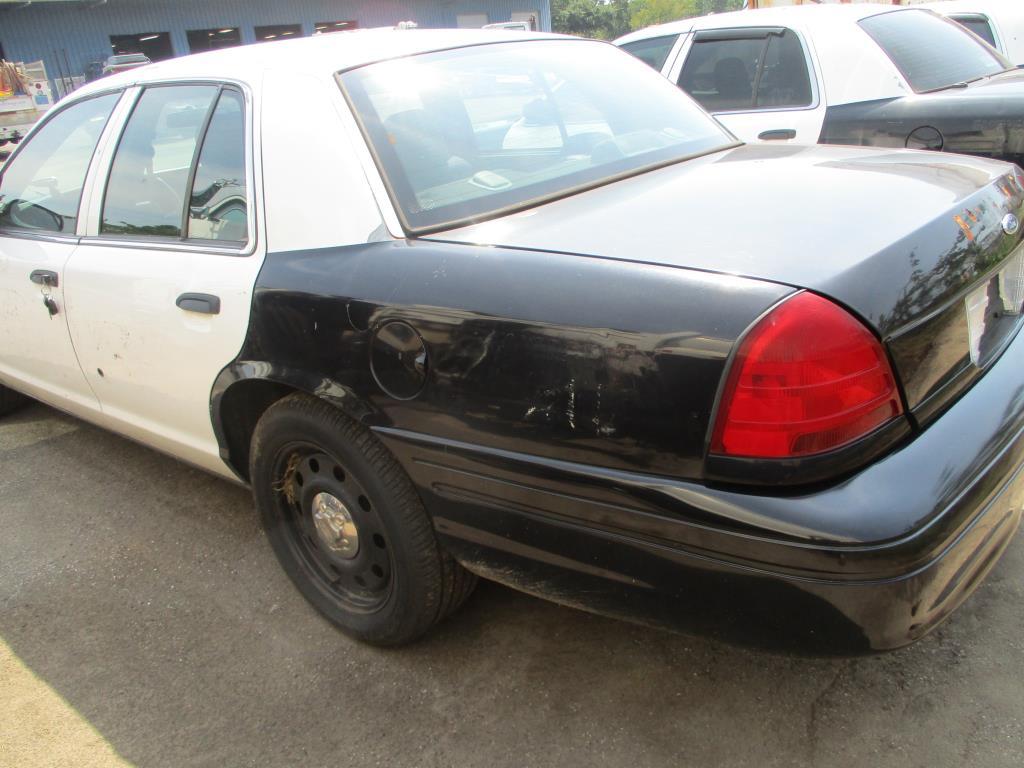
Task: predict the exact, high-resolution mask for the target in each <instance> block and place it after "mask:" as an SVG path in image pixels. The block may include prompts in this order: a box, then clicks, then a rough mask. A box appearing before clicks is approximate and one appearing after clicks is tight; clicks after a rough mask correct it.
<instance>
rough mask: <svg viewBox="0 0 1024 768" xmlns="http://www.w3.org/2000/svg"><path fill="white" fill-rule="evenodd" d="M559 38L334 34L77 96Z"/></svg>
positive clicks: (156, 72)
mask: <svg viewBox="0 0 1024 768" xmlns="http://www.w3.org/2000/svg"><path fill="white" fill-rule="evenodd" d="M545 38H561V39H566V37H565V36H564V35H552V34H547V33H543V32H538V33H524V32H523V31H521V30H515V31H507V30H501V29H392V28H390V27H388V28H382V29H362V30H353V31H351V32H335V33H333V34H330V35H316V36H314V37H304V38H297V39H294V40H280V41H274V42H270V43H257V44H253V45H241V46H238V47H235V48H225V49H222V50H219V51H210V52H208V53H199V54H194V55H191V56H182V57H179V58H175V59H167V60H165V61H159V62H156V63H154V64H150V65H148V66H146V67H140V68H139V69H134V70H130V71H128V72H123V73H120V74H116V75H112V76H111V77H105V78H103V79H102V80H96V81H94V82H92V83H89V84H88V85H85V86H83V87H82V88H80V89H79V90H77V91H75V97H76V98H78V97H80V96H88V95H89V94H90V93H93V92H96V91H108V90H110V89H111V88H118V87H124V86H127V85H131V84H133V83H146V82H154V81H163V80H175V79H194V78H200V77H209V78H211V79H222V78H224V79H231V80H240V81H242V82H249V83H253V82H256V81H258V80H259V78H260V77H261V76H262V74H263V73H264V72H266V71H267V70H271V69H280V68H285V69H294V70H296V71H302V72H313V73H319V74H323V75H329V74H331V73H333V72H337V71H339V70H342V69H349V68H351V67H358V66H360V65H363V64H369V63H372V62H374V61H381V60H383V59H390V58H395V57H399V56H408V55H411V54H417V53H427V52H430V51H439V50H445V49H450V48H459V47H463V46H469V45H480V44H483V43H497V42H506V41H508V42H522V41H524V40H534V39H545Z"/></svg>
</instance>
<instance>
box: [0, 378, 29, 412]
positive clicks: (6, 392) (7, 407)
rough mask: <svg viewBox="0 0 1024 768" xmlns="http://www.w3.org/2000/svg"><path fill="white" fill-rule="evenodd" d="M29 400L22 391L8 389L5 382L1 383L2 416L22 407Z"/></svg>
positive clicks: (0, 401) (0, 410) (0, 404)
mask: <svg viewBox="0 0 1024 768" xmlns="http://www.w3.org/2000/svg"><path fill="white" fill-rule="evenodd" d="M27 402H28V398H27V397H25V396H24V395H23V394H21V393H20V392H15V391H14V390H13V389H8V388H7V387H5V386H4V385H3V384H0V416H3V415H5V414H8V413H10V412H11V411H13V410H15V409H16V408H20V407H21V406H23V405H25V403H27Z"/></svg>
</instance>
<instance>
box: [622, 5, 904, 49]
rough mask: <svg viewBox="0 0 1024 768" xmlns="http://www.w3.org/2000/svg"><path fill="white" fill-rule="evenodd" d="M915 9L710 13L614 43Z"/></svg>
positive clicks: (846, 19) (847, 7) (853, 7)
mask: <svg viewBox="0 0 1024 768" xmlns="http://www.w3.org/2000/svg"><path fill="white" fill-rule="evenodd" d="M914 7H915V6H910V7H899V6H893V5H883V4H881V3H856V4H852V5H847V4H843V5H790V6H777V7H774V8H758V9H756V10H749V11H733V12H731V13H713V14H709V15H707V16H697V17H695V18H692V19H681V20H680V21H670V22H668V23H667V24H655V25H654V26H652V27H645V28H644V29H640V30H637V31H636V32H631V33H630V34H628V35H623V36H622V37H620V38H619V39H617V40H616V41H615V44H616V45H622V44H623V43H629V42H633V41H634V40H644V39H646V38H649V37H661V36H663V35H678V34H680V33H682V32H689V31H691V30H700V29H718V28H719V27H767V26H776V25H778V26H790V27H791V26H794V25H800V26H811V25H815V24H832V23H836V22H850V23H854V22H857V21H860V20H861V19H863V18H866V17H868V16H875V15H876V14H879V13H888V12H890V11H907V10H911V9H912V8H914Z"/></svg>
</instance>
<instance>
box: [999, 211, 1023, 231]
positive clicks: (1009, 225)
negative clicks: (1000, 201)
mask: <svg viewBox="0 0 1024 768" xmlns="http://www.w3.org/2000/svg"><path fill="white" fill-rule="evenodd" d="M1019 231H1020V219H1018V218H1017V217H1016V216H1015V215H1013V214H1012V213H1008V214H1006V215H1005V216H1003V232H1005V233H1006V234H1008V235H1016V234H1017V232H1019Z"/></svg>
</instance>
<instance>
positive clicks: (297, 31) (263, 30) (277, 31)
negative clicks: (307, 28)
mask: <svg viewBox="0 0 1024 768" xmlns="http://www.w3.org/2000/svg"><path fill="white" fill-rule="evenodd" d="M301 36H302V25H301V24H272V25H270V26H269V27H256V42H258V43H261V42H263V41H264V40H287V39H288V38H290V37H301Z"/></svg>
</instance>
